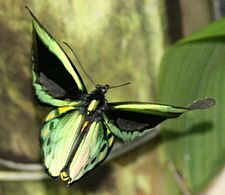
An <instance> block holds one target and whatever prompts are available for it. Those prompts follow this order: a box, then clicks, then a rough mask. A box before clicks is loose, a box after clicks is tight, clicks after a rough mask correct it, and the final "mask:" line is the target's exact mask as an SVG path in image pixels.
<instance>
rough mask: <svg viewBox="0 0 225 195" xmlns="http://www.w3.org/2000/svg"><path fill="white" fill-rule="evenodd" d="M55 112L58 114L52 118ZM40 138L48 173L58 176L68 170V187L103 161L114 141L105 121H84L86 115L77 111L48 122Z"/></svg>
mask: <svg viewBox="0 0 225 195" xmlns="http://www.w3.org/2000/svg"><path fill="white" fill-rule="evenodd" d="M53 113H58V111H52V113H50V114H49V115H53ZM47 118H51V117H48V116H47ZM82 132H83V133H82ZM41 137H42V140H43V151H44V159H45V161H44V163H45V166H46V168H47V169H48V172H49V173H50V175H51V176H53V177H58V176H60V174H61V172H62V171H66V173H67V174H68V176H69V178H70V179H69V181H68V183H69V184H70V183H72V182H74V181H76V180H78V179H79V178H80V177H82V176H83V175H84V174H85V173H86V172H89V171H90V170H92V169H93V168H94V167H95V166H96V165H97V164H99V163H100V162H101V161H103V160H104V159H105V157H106V156H107V154H108V152H109V151H110V148H111V146H112V144H113V139H114V136H113V135H112V133H111V132H110V131H109V130H108V129H107V128H106V126H105V125H104V123H103V122H102V121H94V122H85V117H84V115H82V114H80V112H79V111H77V110H74V111H71V110H69V111H68V113H63V114H62V115H59V116H58V117H57V116H56V117H55V118H54V117H52V119H50V120H47V121H46V123H45V124H44V126H43V128H42V132H41ZM90 144H91V147H90Z"/></svg>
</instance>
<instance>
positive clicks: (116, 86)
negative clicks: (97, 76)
mask: <svg viewBox="0 0 225 195" xmlns="http://www.w3.org/2000/svg"><path fill="white" fill-rule="evenodd" d="M129 84H131V82H127V83H123V84H121V85H115V86H109V89H113V88H118V87H122V86H125V85H129Z"/></svg>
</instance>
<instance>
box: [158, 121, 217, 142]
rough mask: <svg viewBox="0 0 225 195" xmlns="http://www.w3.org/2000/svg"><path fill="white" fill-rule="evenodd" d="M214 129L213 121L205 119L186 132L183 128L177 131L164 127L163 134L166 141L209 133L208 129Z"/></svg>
mask: <svg viewBox="0 0 225 195" xmlns="http://www.w3.org/2000/svg"><path fill="white" fill-rule="evenodd" d="M212 129H213V124H212V122H208V121H205V122H202V123H199V124H196V125H194V126H192V127H191V128H190V129H189V130H187V131H185V132H182V130H180V131H178V130H176V132H175V131H174V130H170V129H162V131H161V132H162V133H161V136H162V138H163V140H164V141H167V140H174V139H179V138H180V137H185V136H189V135H192V134H204V133H207V132H208V131H212Z"/></svg>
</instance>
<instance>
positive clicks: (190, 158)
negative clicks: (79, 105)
mask: <svg viewBox="0 0 225 195" xmlns="http://www.w3.org/2000/svg"><path fill="white" fill-rule="evenodd" d="M25 5H27V6H28V7H29V8H30V9H31V10H32V11H33V12H34V13H35V15H36V16H37V18H38V19H39V20H40V21H41V22H42V23H43V24H44V26H45V27H46V28H47V29H48V31H49V32H50V33H51V34H52V35H53V36H54V37H55V38H56V39H57V40H58V42H59V43H62V42H63V41H66V42H67V43H69V44H70V45H71V46H72V47H73V48H74V49H75V51H76V53H77V55H78V56H79V59H80V61H81V62H82V65H83V66H84V68H85V70H86V71H87V72H88V74H90V75H91V77H92V78H93V80H94V81H95V82H96V83H100V84H110V85H118V84H121V83H124V82H131V83H132V84H131V85H128V86H126V87H123V88H118V89H114V90H110V91H109V92H108V94H107V99H108V100H109V101H123V100H135V101H154V102H160V103H167V104H173V105H179V106H185V105H187V104H189V103H191V102H193V101H194V100H196V99H200V98H203V97H205V96H208V97H213V98H215V99H216V101H217V104H216V106H215V107H214V108H211V109H209V110H204V111H196V112H192V113H188V114H186V115H185V116H182V117H181V118H178V119H174V120H171V121H168V122H165V123H164V124H163V125H162V127H161V136H158V137H157V138H155V139H153V140H150V141H149V142H147V143H145V144H143V145H142V146H140V147H138V148H136V149H134V150H132V151H130V152H128V153H126V154H123V155H121V156H119V157H117V158H116V159H113V160H111V161H109V162H107V163H105V164H103V165H100V166H99V167H98V168H97V169H95V170H94V171H92V172H91V173H90V174H88V175H87V176H85V177H84V178H83V179H81V180H80V181H79V182H78V183H75V184H74V185H72V186H71V187H69V188H65V186H64V184H63V183H62V182H60V181H58V180H52V179H45V180H35V181H9V174H7V172H10V171H11V170H10V169H6V168H4V167H3V166H0V167H1V171H0V178H2V181H1V182H0V194H3V195H5V194H6V195H8V194H9V195H11V194H13V195H14V194H16V195H17V194H18V195H20V194H21V195H26V194H28V195H29V194H35V195H36V194H37V195H39V194H40V195H42V194H43V195H45V194H46V195H47V194H60V195H61V194H62V195H64V194H65V195H66V194H109V195H111V194H113V195H114V194H119V195H120V194H121V195H126V194H129V195H130V194H131V195H132V194H140V195H155V194H156V195H158V194H160V195H161V194H162V195H164V194H165V195H167V194H168V195H170V194H172V195H174V194H199V193H202V194H207V193H208V194H216V193H217V192H216V191H214V189H216V190H219V192H220V193H221V192H222V191H221V190H224V189H221V188H220V185H219V184H220V183H219V181H217V175H218V174H221V170H222V168H223V166H224V160H225V158H224V153H225V141H224V139H223V135H224V133H225V132H224V131H225V130H224V124H223V121H224V120H223V118H224V117H225V116H224V115H225V113H224V107H225V106H224V105H225V89H224V84H225V83H224V81H225V79H224V78H225V77H224V76H225V74H224V72H225V55H224V54H225V42H224V40H225V28H224V27H225V20H220V21H219V22H217V23H214V24H212V25H210V26H208V27H206V28H203V29H202V27H204V26H207V25H208V24H209V23H211V22H213V21H214V20H217V19H219V18H220V17H222V15H223V14H224V10H223V5H224V4H223V1H222V0H208V1H205V0H198V1H194V0H184V1H182V0H170V1H163V0H126V1H125V0H117V1H115V0H108V1H104V0H96V1H91V0H85V1H82V0H70V1H69V0H62V1H57V2H56V1H54V2H53V1H44V0H39V1H34V0H32V1H25V0H23V1H22V0H17V1H12V0H9V1H3V0H0V76H1V77H0V78H1V82H0V102H1V104H0V158H2V159H8V160H11V161H14V162H19V163H29V164H30V163H41V162H42V160H41V151H40V146H39V133H40V126H41V121H42V119H43V117H44V115H45V114H46V113H47V111H48V109H46V108H43V107H41V106H40V105H39V104H38V102H37V101H36V100H35V98H34V91H33V88H32V85H31V62H30V58H31V51H30V50H31V41H32V40H31V38H32V36H31V31H32V26H31V17H30V15H29V13H28V12H27V10H26V9H25V7H24V6H25ZM200 29H201V30H200ZM196 31H197V32H196ZM193 32H196V33H194V34H193V35H192V33H193ZM189 35H191V36H189ZM183 37H187V38H185V39H183V40H182V41H179V42H176V41H178V40H181V39H182V38H183ZM175 42H176V43H175ZM64 49H65V50H66V51H67V52H68V54H69V55H70V56H72V57H71V58H72V60H74V61H75V59H74V58H73V55H72V54H71V52H70V51H69V50H68V48H66V47H64ZM78 69H79V67H78ZM79 72H80V73H81V75H82V77H83V78H84V81H85V84H86V85H87V86H88V89H89V90H92V89H93V88H94V86H93V85H92V84H91V83H90V81H88V79H87V78H86V77H85V75H83V74H82V71H79ZM223 113H224V114H223ZM129 144H130V145H131V146H132V143H127V145H128V146H129ZM3 171H4V172H3ZM4 177H5V178H4ZM19 179H20V178H19ZM216 184H217V185H216ZM215 186H216V187H215ZM224 193H225V192H224Z"/></svg>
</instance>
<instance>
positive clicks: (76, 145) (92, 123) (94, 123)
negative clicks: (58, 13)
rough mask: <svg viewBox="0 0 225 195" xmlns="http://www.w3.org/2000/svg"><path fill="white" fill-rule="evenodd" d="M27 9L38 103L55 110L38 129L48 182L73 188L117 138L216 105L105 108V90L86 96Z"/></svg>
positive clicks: (68, 63) (98, 87)
mask: <svg viewBox="0 0 225 195" xmlns="http://www.w3.org/2000/svg"><path fill="white" fill-rule="evenodd" d="M27 9H28V11H29V12H30V14H31V16H32V18H33V20H32V22H33V44H32V63H33V69H32V75H33V86H34V89H35V93H36V95H37V98H38V99H39V100H40V101H41V102H43V103H45V104H48V105H50V106H52V107H53V110H52V111H50V113H49V114H48V115H47V116H46V118H45V120H44V123H43V127H42V129H41V139H42V150H43V156H44V165H45V167H46V169H47V171H48V173H49V174H50V175H51V176H52V177H60V178H61V179H62V180H63V181H65V182H67V184H71V183H73V182H75V181H77V180H79V179H80V178H81V177H82V176H83V175H85V174H86V173H87V172H89V171H91V170H92V169H94V168H95V167H96V166H97V165H98V164H99V163H101V162H102V161H103V160H104V159H105V158H106V157H107V155H108V153H109V152H110V150H111V148H112V146H113V143H114V139H115V137H118V138H119V139H121V140H125V141H127V140H132V139H134V138H136V137H139V136H142V135H144V134H145V133H147V132H150V131H152V130H154V129H153V128H154V127H155V126H157V125H158V124H160V123H161V122H163V121H165V120H167V119H169V118H176V117H179V116H180V115H182V114H183V113H185V112H187V111H190V110H195V109H205V108H208V107H211V106H213V105H214V103H215V101H214V100H213V99H212V98H205V99H203V100H199V101H195V102H194V103H193V104H192V105H190V106H188V107H177V106H172V105H166V104H156V103H150V102H129V101H127V102H114V103H109V102H107V100H106V98H105V94H106V92H107V91H108V90H109V89H110V86H109V85H96V88H95V90H93V91H92V92H90V93H88V92H87V89H86V87H85V85H84V82H83V80H82V78H81V76H80V75H79V73H78V71H77V69H76V67H75V66H74V65H73V63H72V61H71V60H70V59H69V57H68V55H67V54H66V53H65V52H64V50H63V49H62V48H61V47H60V45H59V44H58V43H57V41H56V40H55V39H54V38H53V37H52V36H51V35H50V33H49V32H48V31H47V30H46V29H45V28H44V27H43V25H42V24H41V23H40V22H39V20H38V19H37V18H36V17H35V16H34V14H33V13H32V12H31V11H30V10H29V8H27Z"/></svg>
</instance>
